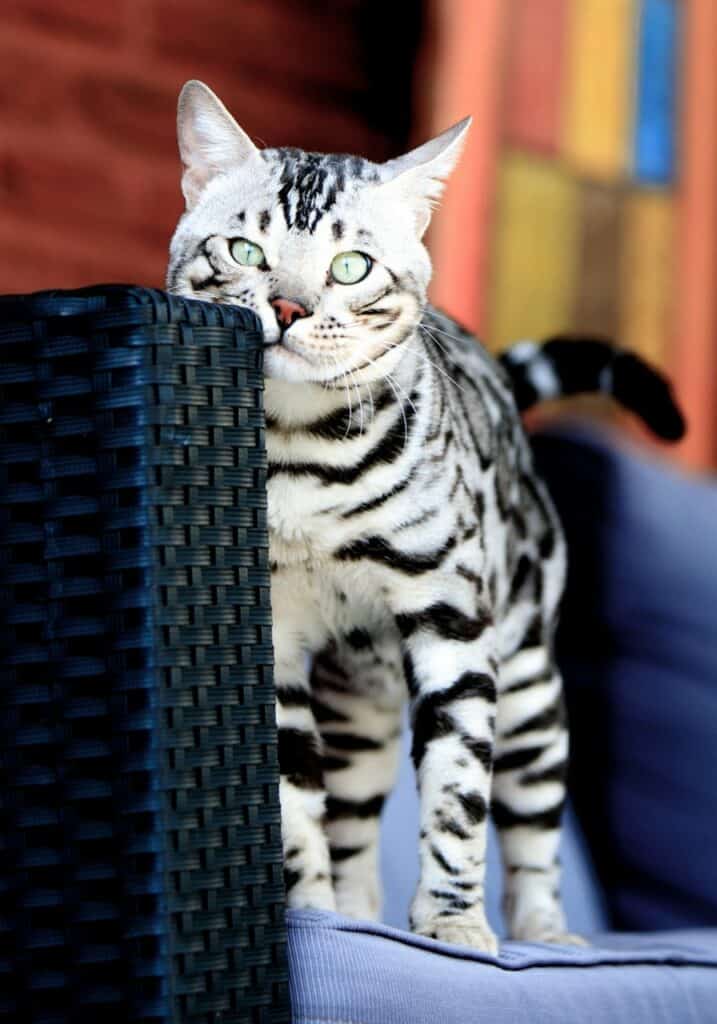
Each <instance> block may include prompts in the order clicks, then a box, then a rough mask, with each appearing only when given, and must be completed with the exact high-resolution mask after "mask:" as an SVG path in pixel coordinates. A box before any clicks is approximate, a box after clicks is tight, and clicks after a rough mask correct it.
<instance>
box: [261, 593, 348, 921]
mask: <svg viewBox="0 0 717 1024" xmlns="http://www.w3.org/2000/svg"><path fill="white" fill-rule="evenodd" d="M271 603H272V613H273V620H274V625H273V643H274V675H275V679H276V712H277V726H278V746H279V771H280V780H279V798H280V802H281V832H282V840H283V847H284V879H285V882H286V898H287V904H288V906H289V907H290V908H291V909H304V908H308V909H312V910H335V909H336V900H335V896H334V890H333V885H332V882H331V861H330V858H329V844H328V838H327V836H326V833H325V830H324V816H325V811H326V791H325V789H324V781H323V773H322V763H321V762H322V750H321V738H320V736H319V731H318V729H317V726H316V721H315V719H314V714H313V712H312V709H311V693H310V686H309V671H308V665H307V661H306V653H305V642H306V638H307V635H309V634H310V633H311V631H312V624H311V622H310V621H309V620H308V614H309V612H308V609H309V607H310V606H309V604H308V603H307V602H305V601H302V600H300V599H299V595H298V594H297V593H296V589H295V587H294V586H292V583H291V580H289V579H283V578H282V577H281V576H279V577H278V578H275V580H274V582H273V584H272V598H271ZM304 620H305V621H304ZM302 641H303V642H302Z"/></svg>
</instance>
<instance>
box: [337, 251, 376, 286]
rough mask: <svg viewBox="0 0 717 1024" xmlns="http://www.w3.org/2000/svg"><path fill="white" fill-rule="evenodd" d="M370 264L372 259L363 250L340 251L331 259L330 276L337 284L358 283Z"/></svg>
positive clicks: (371, 264)
mask: <svg viewBox="0 0 717 1024" xmlns="http://www.w3.org/2000/svg"><path fill="white" fill-rule="evenodd" d="M372 266H373V260H372V259H371V257H370V256H367V255H366V253H364V252H340V253H339V254H338V256H334V258H333V260H332V261H331V276H332V277H333V279H334V281H338V283H339V284H358V282H359V281H363V279H364V278H365V277H366V276H367V274H368V272H369V270H370V269H371V267H372Z"/></svg>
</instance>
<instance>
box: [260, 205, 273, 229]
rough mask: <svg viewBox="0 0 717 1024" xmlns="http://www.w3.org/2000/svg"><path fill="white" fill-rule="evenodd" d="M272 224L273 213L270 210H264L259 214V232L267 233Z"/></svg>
mask: <svg viewBox="0 0 717 1024" xmlns="http://www.w3.org/2000/svg"><path fill="white" fill-rule="evenodd" d="M270 224H271V212H270V211H269V210H262V211H261V213H260V214H259V230H260V231H262V232H267V231H268V230H269V225H270Z"/></svg>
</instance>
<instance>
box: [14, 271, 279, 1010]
mask: <svg viewBox="0 0 717 1024" xmlns="http://www.w3.org/2000/svg"><path fill="white" fill-rule="evenodd" d="M261 345H262V343H261V335H260V331H259V325H258V322H257V321H256V319H255V318H254V317H253V315H252V314H251V313H249V312H248V311H245V310H241V309H233V308H229V307H226V306H213V305H209V304H205V303H199V302H192V301H188V300H182V299H178V298H176V297H171V296H169V295H167V294H165V293H162V292H158V291H152V290H148V289H139V288H132V287H123V286H107V287H100V288H94V289H85V290H82V291H77V292H54V293H53V292H48V293H38V294H36V295H33V296H27V297H24V298H23V297H20V298H18V297H3V298H0V505H1V508H0V647H1V650H0V659H1V668H0V671H1V673H2V675H1V677H0V686H1V688H2V695H1V700H0V770H1V771H2V779H1V780H0V781H1V787H0V814H1V815H2V821H1V822H0V844H1V845H0V856H1V857H2V862H1V864H0V1019H2V1020H6V1021H8V1022H10V1021H12V1022H13V1024H22V1022H32V1024H40V1022H43V1024H75V1022H84V1021H88V1022H89V1021H92V1022H93V1024H109V1022H110V1021H112V1022H114V1021H117V1022H119V1021H121V1022H122V1024H144V1022H149V1021H152V1022H162V1024H164V1022H166V1024H169V1022H172V1024H175V1022H176V1024H179V1022H180V1021H181V1022H183V1024H185V1022H186V1024H200V1022H201V1024H219V1022H221V1024H234V1022H237V1024H238V1022H244V1021H252V1022H253V1021H262V1022H277V1024H278V1022H280V1021H286V1020H288V1018H289V1014H288V1003H287V985H286V965H285V933H284V891H283V883H282V860H281V841H280V818H279V804H278V774H277V764H276V734H275V724H274V696H273V678H272V668H271V665H272V650H271V617H270V604H269V570H268V559H267V555H268V541H267V530H266V492H265V475H266V469H265V452H264V445H263V442H264V436H263V412H262V388H263V381H262V372H261V351H262V347H261Z"/></svg>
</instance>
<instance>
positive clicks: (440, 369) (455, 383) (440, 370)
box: [407, 324, 466, 394]
mask: <svg viewBox="0 0 717 1024" xmlns="http://www.w3.org/2000/svg"><path fill="white" fill-rule="evenodd" d="M423 329H424V328H422V327H421V325H420V324H419V330H423ZM407 351H409V352H413V354H414V355H415V356H417V357H418V358H419V359H423V360H424V362H426V363H428V364H429V366H432V367H433V369H434V370H436V371H437V372H438V373H440V374H441V375H442V376H443V377H445V378H446V380H448V381H450V382H451V384H452V385H453V386H454V387H455V388H457V390H458V391H462V392H463V393H464V394H465V393H466V389H465V388H464V387H462V386H461V385H460V384H459V383H458V381H457V380H454V379H453V377H451V375H450V373H446V371H445V370H444V369H443V367H442V366H439V365H438V363H436V362H435V361H434V360H433V359H431V358H430V356H429V355H427V353H426V352H425V351H423V352H420V351H419V350H418V349H415V348H411V347H410V346H408V347H407Z"/></svg>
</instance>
